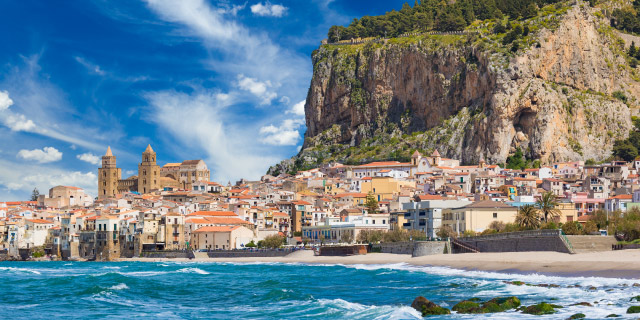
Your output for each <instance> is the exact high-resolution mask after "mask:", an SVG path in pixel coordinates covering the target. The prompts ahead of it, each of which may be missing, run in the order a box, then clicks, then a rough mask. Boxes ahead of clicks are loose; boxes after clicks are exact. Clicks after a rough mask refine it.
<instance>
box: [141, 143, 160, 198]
mask: <svg viewBox="0 0 640 320" xmlns="http://www.w3.org/2000/svg"><path fill="white" fill-rule="evenodd" d="M158 189H160V166H158V165H157V164H156V153H155V152H154V151H153V149H152V148H151V145H148V146H147V149H146V150H144V152H143V153H142V162H141V163H140V164H139V165H138V192H139V193H140V194H145V193H149V192H152V191H155V190H158Z"/></svg>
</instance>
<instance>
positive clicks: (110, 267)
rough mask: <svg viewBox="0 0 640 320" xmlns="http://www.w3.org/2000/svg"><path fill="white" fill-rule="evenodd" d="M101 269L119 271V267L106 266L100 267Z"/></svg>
mask: <svg viewBox="0 0 640 320" xmlns="http://www.w3.org/2000/svg"><path fill="white" fill-rule="evenodd" d="M102 269H112V270H119V269H120V267H116V266H106V267H102Z"/></svg>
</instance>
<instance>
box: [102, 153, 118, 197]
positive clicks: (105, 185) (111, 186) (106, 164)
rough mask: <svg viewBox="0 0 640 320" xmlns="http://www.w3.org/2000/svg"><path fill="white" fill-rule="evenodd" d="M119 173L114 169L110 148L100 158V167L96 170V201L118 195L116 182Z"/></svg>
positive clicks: (114, 160)
mask: <svg viewBox="0 0 640 320" xmlns="http://www.w3.org/2000/svg"><path fill="white" fill-rule="evenodd" d="M120 175H121V171H120V169H119V168H117V167H116V157H115V156H114V155H113V153H111V147H108V148H107V153H106V154H105V155H104V156H102V167H101V168H98V199H105V198H109V197H114V196H115V195H116V194H117V193H118V180H120Z"/></svg>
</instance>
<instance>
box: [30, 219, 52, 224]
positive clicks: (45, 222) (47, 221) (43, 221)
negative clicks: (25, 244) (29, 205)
mask: <svg viewBox="0 0 640 320" xmlns="http://www.w3.org/2000/svg"><path fill="white" fill-rule="evenodd" d="M27 221H29V222H33V223H39V224H53V222H52V221H49V220H43V219H27Z"/></svg>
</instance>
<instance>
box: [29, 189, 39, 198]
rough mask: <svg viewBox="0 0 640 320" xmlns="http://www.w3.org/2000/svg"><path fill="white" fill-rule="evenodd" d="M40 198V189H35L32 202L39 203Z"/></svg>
mask: <svg viewBox="0 0 640 320" xmlns="http://www.w3.org/2000/svg"><path fill="white" fill-rule="evenodd" d="M39 196H40V191H38V188H33V191H32V192H31V201H38V197H39Z"/></svg>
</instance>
